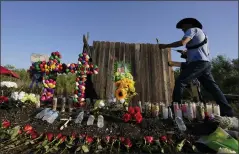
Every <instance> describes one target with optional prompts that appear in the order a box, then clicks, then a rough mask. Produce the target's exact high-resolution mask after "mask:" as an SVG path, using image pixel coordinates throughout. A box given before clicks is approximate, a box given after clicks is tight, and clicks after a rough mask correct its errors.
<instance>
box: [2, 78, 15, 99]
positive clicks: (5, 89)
mask: <svg viewBox="0 0 239 154" xmlns="http://www.w3.org/2000/svg"><path fill="white" fill-rule="evenodd" d="M0 87H1V90H2V91H1V95H3V94H4V95H5V96H8V95H10V94H11V91H12V90H13V89H16V88H18V86H17V84H16V83H15V82H12V81H2V82H1V83H0Z"/></svg>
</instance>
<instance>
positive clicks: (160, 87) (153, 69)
mask: <svg viewBox="0 0 239 154" xmlns="http://www.w3.org/2000/svg"><path fill="white" fill-rule="evenodd" d="M93 49H94V50H92V51H91V52H92V60H93V62H94V63H95V64H97V65H98V66H99V74H98V75H94V76H93V78H92V81H93V82H94V86H95V90H96V92H97V94H98V96H99V97H100V98H101V99H107V98H108V97H109V96H110V95H111V94H113V93H114V82H113V81H112V76H113V72H114V63H115V61H124V62H127V63H129V64H131V67H132V75H133V76H134V80H135V83H136V85H135V88H136V92H137V93H138V95H137V96H136V97H135V98H134V99H133V105H136V103H137V101H139V100H140V101H142V103H144V102H147V101H150V102H166V103H169V102H170V101H171V100H172V99H171V96H172V88H173V86H174V74H173V70H172V67H169V66H168V61H171V51H170V50H163V51H162V50H159V48H158V47H157V45H156V44H132V43H131V44H129V43H123V42H99V41H94V42H93Z"/></svg>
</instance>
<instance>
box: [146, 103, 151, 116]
mask: <svg viewBox="0 0 239 154" xmlns="http://www.w3.org/2000/svg"><path fill="white" fill-rule="evenodd" d="M145 107H146V115H147V116H150V114H151V111H152V108H151V103H150V102H147V103H146V106H145Z"/></svg>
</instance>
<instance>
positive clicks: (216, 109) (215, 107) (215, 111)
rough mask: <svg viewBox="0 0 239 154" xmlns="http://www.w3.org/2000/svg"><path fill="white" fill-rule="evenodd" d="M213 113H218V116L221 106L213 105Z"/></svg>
mask: <svg viewBox="0 0 239 154" xmlns="http://www.w3.org/2000/svg"><path fill="white" fill-rule="evenodd" d="M213 113H214V115H218V116H220V107H219V105H217V104H216V105H214V106H213Z"/></svg>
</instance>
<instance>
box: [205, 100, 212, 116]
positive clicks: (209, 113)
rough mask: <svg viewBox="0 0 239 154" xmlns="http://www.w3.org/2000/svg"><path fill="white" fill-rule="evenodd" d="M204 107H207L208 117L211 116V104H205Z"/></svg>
mask: <svg viewBox="0 0 239 154" xmlns="http://www.w3.org/2000/svg"><path fill="white" fill-rule="evenodd" d="M206 107H207V113H208V115H209V116H210V115H211V114H212V104H211V103H208V104H206Z"/></svg>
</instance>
